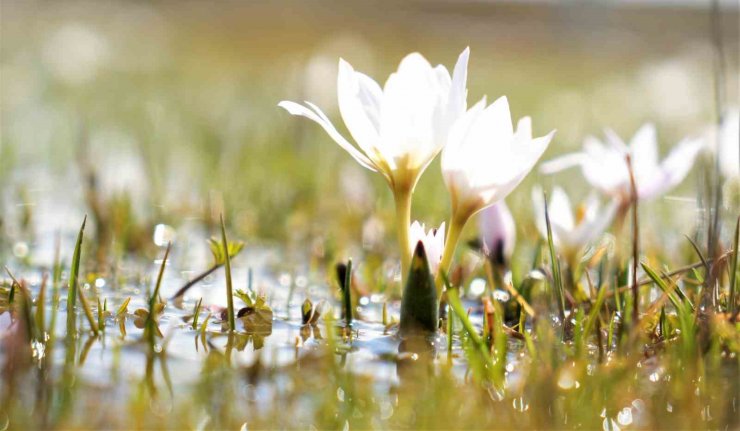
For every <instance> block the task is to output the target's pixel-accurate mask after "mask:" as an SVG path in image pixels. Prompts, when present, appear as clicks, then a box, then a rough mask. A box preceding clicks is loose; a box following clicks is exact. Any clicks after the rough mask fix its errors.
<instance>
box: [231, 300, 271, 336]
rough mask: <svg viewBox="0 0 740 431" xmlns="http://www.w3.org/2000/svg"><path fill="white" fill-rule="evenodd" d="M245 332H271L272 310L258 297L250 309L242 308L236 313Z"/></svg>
mask: <svg viewBox="0 0 740 431" xmlns="http://www.w3.org/2000/svg"><path fill="white" fill-rule="evenodd" d="M237 318H238V319H239V320H241V321H242V324H243V325H244V329H245V330H246V331H247V332H259V333H263V332H266V331H269V332H272V308H270V306H269V305H267V302H265V298H264V297H262V296H260V297H258V298H257V300H256V301H255V302H254V305H253V306H251V307H244V308H242V309H241V310H239V313H237Z"/></svg>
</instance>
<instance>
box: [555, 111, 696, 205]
mask: <svg viewBox="0 0 740 431" xmlns="http://www.w3.org/2000/svg"><path fill="white" fill-rule="evenodd" d="M701 146H702V142H701V141H700V140H694V139H684V140H683V141H681V142H680V143H679V144H677V145H676V146H675V148H674V149H673V150H672V151H671V153H670V154H669V155H668V156H667V157H666V158H665V159H664V160H663V161H662V162H660V163H658V143H657V139H656V132H655V127H654V126H653V125H652V124H646V125H644V126H642V127H641V128H640V129H639V130H638V131H637V133H635V136H633V137H632V141H631V142H630V144H629V146H627V145H626V144H625V143H624V142H623V141H622V139H621V138H619V136H617V135H616V133H614V132H613V131H611V130H607V131H606V143H602V142H601V141H599V140H598V139H596V138H594V137H587V138H586V140H585V141H584V143H583V151H581V152H577V153H572V154H567V155H565V156H562V157H559V158H557V159H554V160H551V161H549V162H547V163H543V164H542V167H541V170H542V172H544V173H554V172H558V171H560V170H563V169H566V168H569V167H572V166H581V170H582V172H583V176H584V177H585V178H586V180H587V181H588V182H589V183H590V184H591V185H592V186H594V187H596V188H597V189H599V190H600V191H602V192H603V193H606V194H608V195H610V196H613V197H616V198H619V199H621V200H622V201H623V202H624V201H626V200H628V199H629V196H630V194H631V193H630V175H629V170H628V168H627V162H626V156H627V155H629V156H630V158H631V160H632V169H633V172H634V176H635V183H636V186H637V194H638V197H639V198H640V199H651V198H654V197H657V196H660V195H662V194H664V193H666V192H667V191H668V190H670V189H671V188H673V187H675V186H676V185H678V184H679V183H680V182H681V181H682V180H683V179H684V178H685V177H686V174H688V172H689V170H690V169H691V166H692V165H693V163H694V159H695V158H696V155H697V154H698V152H699V150H700V149H701Z"/></svg>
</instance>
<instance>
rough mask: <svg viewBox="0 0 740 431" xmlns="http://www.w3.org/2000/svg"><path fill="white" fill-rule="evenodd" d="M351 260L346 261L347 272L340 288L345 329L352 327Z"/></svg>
mask: <svg viewBox="0 0 740 431" xmlns="http://www.w3.org/2000/svg"><path fill="white" fill-rule="evenodd" d="M351 292H352V258H349V259H348V260H347V272H345V273H344V286H342V297H343V298H344V318H345V320H346V322H347V327H348V328H349V327H351V326H352V293H351Z"/></svg>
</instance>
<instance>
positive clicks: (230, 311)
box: [221, 215, 236, 331]
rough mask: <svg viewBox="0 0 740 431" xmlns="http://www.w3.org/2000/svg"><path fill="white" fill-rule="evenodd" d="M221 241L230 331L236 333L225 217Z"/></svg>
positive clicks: (222, 224)
mask: <svg viewBox="0 0 740 431" xmlns="http://www.w3.org/2000/svg"><path fill="white" fill-rule="evenodd" d="M221 241H222V247H223V256H224V267H225V269H226V305H227V307H228V320H229V330H230V331H236V317H235V316H236V314H235V313H234V292H233V289H232V284H231V256H230V250H229V247H228V244H229V242H228V241H227V240H226V226H225V225H224V216H223V215H221Z"/></svg>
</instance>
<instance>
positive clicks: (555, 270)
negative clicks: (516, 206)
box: [544, 193, 565, 323]
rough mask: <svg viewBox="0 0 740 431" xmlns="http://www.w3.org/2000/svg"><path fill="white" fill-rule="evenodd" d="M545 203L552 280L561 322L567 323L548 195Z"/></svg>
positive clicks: (545, 197)
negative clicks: (556, 294)
mask: <svg viewBox="0 0 740 431" xmlns="http://www.w3.org/2000/svg"><path fill="white" fill-rule="evenodd" d="M544 201H545V224H546V226H547V245H548V247H549V249H550V263H551V265H552V278H553V283H554V284H555V289H557V292H558V296H560V302H559V303H558V305H559V306H560V320H561V321H562V322H563V323H565V295H564V293H563V280H562V278H561V277H560V261H558V259H557V256H556V255H555V245H554V244H553V240H552V225H551V224H550V212H549V209H548V205H547V194H546V193H545V196H544Z"/></svg>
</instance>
